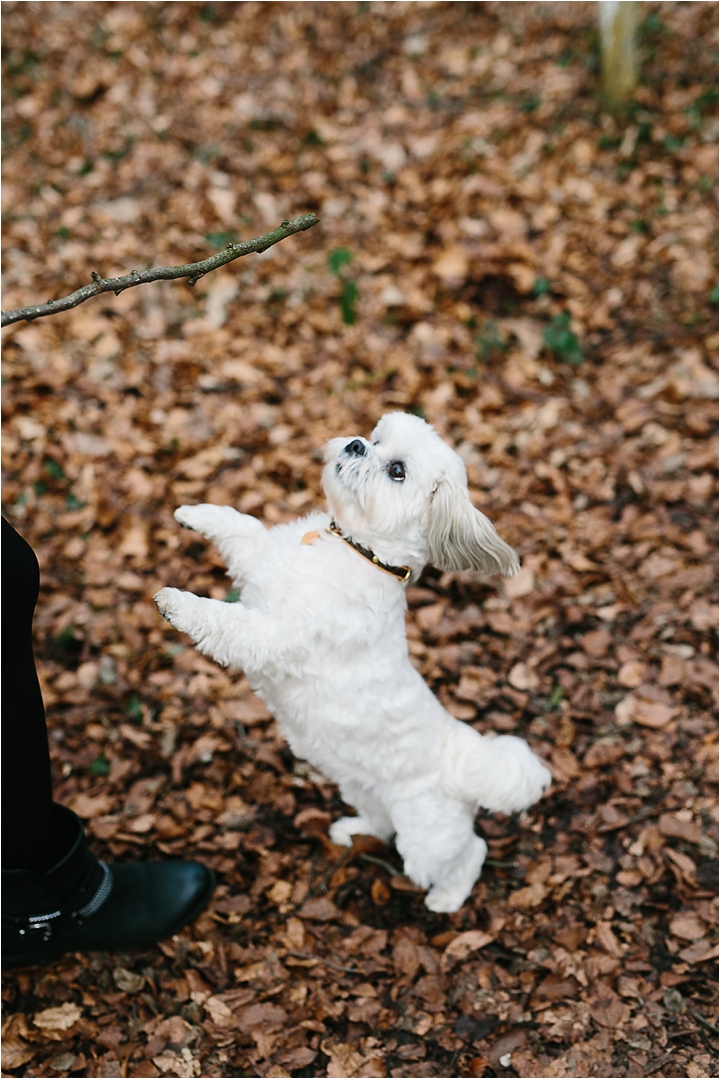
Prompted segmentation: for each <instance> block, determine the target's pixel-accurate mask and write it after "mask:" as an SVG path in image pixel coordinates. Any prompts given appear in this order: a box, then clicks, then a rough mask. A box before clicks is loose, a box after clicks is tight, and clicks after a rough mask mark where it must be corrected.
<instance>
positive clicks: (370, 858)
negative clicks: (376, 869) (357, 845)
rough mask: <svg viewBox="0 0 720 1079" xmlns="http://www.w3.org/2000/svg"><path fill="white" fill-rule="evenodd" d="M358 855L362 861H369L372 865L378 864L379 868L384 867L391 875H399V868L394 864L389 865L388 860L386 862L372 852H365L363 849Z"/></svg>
mask: <svg viewBox="0 0 720 1079" xmlns="http://www.w3.org/2000/svg"><path fill="white" fill-rule="evenodd" d="M360 857H361V858H362V860H363V861H364V862H370V863H371V864H372V865H379V866H380V868H381V869H384V870H385V872H386V873H389V874H390V876H391V877H399V876H400V870H399V869H396V868H395V866H394V865H390V862H386V861H385V860H384V859H383V858H378V857H377V856H376V855H374V854H366V853H365V851H361V852H360Z"/></svg>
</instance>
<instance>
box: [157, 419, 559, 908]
mask: <svg viewBox="0 0 720 1079" xmlns="http://www.w3.org/2000/svg"><path fill="white" fill-rule="evenodd" d="M325 461H326V465H325V469H324V472H323V486H324V488H325V492H326V494H327V498H328V503H329V508H330V513H331V514H332V518H331V517H330V516H329V515H327V514H322V513H317V514H312V515H310V516H309V517H305V518H303V519H302V520H298V521H293V522H292V523H290V524H283V525H279V526H277V527H275V528H272V529H271V530H270V531H267V530H266V529H265V527H264V526H263V525H262V524H261V523H260V521H258V520H256V519H255V518H254V517H249V516H246V515H245V514H241V513H238V512H237V511H236V510H234V509H232V508H231V507H230V506H209V505H201V506H182V507H181V508H180V509H179V510H177V511H176V513H175V517H176V519H177V520H178V521H179V522H180V523H181V524H182V525H185V526H187V527H189V528H192V529H194V530H195V531H196V532H199V533H200V534H201V535H203V536H205V537H206V538H207V539H209V540H211V541H212V542H213V543H214V544H215V545H216V546H217V547H218V549H219V551H220V553H221V555H222V557H223V559H224V561H225V563H226V565H227V567H228V570H229V573H230V576H231V577H232V579H233V581H234V583H235V584H236V585H237V586H238V588H240V589H241V593H242V595H241V601H240V602H238V603H225V602H222V601H220V600H214V599H201V598H200V597H198V596H195V595H193V594H192V593H190V592H180V591H178V590H177V589H175V588H163V589H161V591H160V592H158V593H157V595H156V596H155V601H156V603H157V606H158V609H159V610H160V612H161V614H162V615H163V616H164V617H165V618H166V619H167V620H168V621H169V622H171V623H172V625H173V626H175V627H176V628H177V629H179V630H181V631H182V632H184V633H188V634H189V635H190V636H191V637H192V639H193V640H194V641H195V643H196V645H197V646H198V648H199V649H200V650H201V651H202V652H204V653H206V654H207V655H209V656H212V658H213V659H215V660H216V661H217V662H218V663H221V664H222V665H223V666H226V667H232V668H236V669H242V670H244V671H245V673H246V675H247V678H248V681H249V683H250V685H251V687H252V688H253V690H254V691H255V692H256V693H257V695H258V696H259V697H260V698H261V699H262V700H263V701H264V702H265V704H266V705H267V707H268V709H269V710H270V712H271V713H272V714H273V715H274V716H275V717H276V719H277V721H278V723H279V725H280V729H281V731H282V732H283V734H284V736H285V737H286V738H287V740H288V742H289V743H290V746H291V748H292V750H293V752H294V753H295V754H296V755H297V756H299V757H304V758H305V759H307V760H308V761H309V762H310V763H311V764H312V765H313V766H314V767H315V768H317V769H319V770H320V771H321V772H323V773H324V774H325V775H327V776H328V777H329V778H330V779H332V780H333V781H334V782H335V783H337V784H338V785H339V787H340V791H341V794H342V796H343V799H344V800H345V801H346V802H348V803H349V804H350V805H353V806H355V807H356V809H357V812H358V816H356V817H342V818H341V819H340V820H338V821H336V822H335V823H334V824H333V825H332V827H331V829H330V837H331V839H332V840H333V842H334V843H339V844H342V845H344V846H350V845H351V844H352V836H353V835H356V834H362V835H374V836H379V837H380V838H381V839H383V840H386V841H387V840H390V839H391V838H392V837H393V836H395V843H396V846H397V849H398V851H399V852H400V854H401V855H402V857H403V860H404V863H405V872H406V873H407V875H408V876H409V877H410V878H411V880H413V881H414V882H415V883H416V884H418V885H420V887H422V888H429V889H430V891H429V893H428V895H427V897H426V903H427V906H428V907H429V908H430V910H434V911H445V912H450V911H455V910H458V909H459V908H460V907H461V906H462V904H463V903H464V901H465V900H466V899H467V897H468V896H469V894H470V892H471V890H472V887H473V884H474V883H475V881H476V880H477V878H478V877H479V875H480V871H481V869H482V864H483V861H484V859H485V855H486V853H487V845H486V843H485V841H484V840H482V839H480V838H479V837H478V836H477V835H476V834H475V832H474V829H473V818H474V815H475V812H476V810H477V809H478V807H481V806H482V807H483V808H485V809H488V810H491V811H499V812H503V813H512V812H514V811H516V810H522V809H526V808H527V807H528V806H530V805H532V804H533V802H535V801H537V799H538V798H540V796H541V795H542V793H543V791H544V790H545V789H546V788H547V787H548V785H549V783H550V773H549V772H548V770H547V769H546V768H545V767H544V765H543V764H542V763H541V762H540V760H539V759H538V758H537V757H536V756H535V754H534V753H533V752H532V751H531V749H530V748H529V746H528V745H527V743H526V742H524V741H523V740H522V739H520V738H514V737H512V736H507V735H503V736H500V737H492V736H490V737H482V736H481V735H479V734H478V733H477V731H475V730H474V729H473V728H472V727H470V726H468V725H466V724H464V723H460V722H458V720H456V719H454V718H453V717H452V716H451V715H450V714H449V713H448V712H446V711H445V709H444V708H443V707H442V706H441V705H440V703H439V701H438V700H437V699H436V698H435V697H434V696H433V694H432V692H431V691H430V689H429V688H428V687H427V686H426V684H425V682H424V681H423V679H422V677H421V676H420V675H419V674H418V672H417V671H416V670H415V668H414V667H413V666H412V664H411V663H410V661H409V658H408V649H407V642H406V638H405V611H406V602H405V588H404V586H405V584H406V582H407V581H413V580H415V579H416V578H417V577H418V576H419V575H420V573H421V572H422V569H423V567H424V566H425V565H426V564H428V563H432V565H434V566H437V567H439V568H440V569H446V570H462V569H469V568H473V569H480V570H483V571H485V572H486V573H487V572H490V573H498V572H499V573H503V574H505V575H510V574H513V573H515V572H517V570H518V568H519V561H518V557H517V555H516V553H515V551H513V549H512V548H511V547H509V546H508V545H507V544H506V543H504V542H503V540H502V539H500V537H499V535H498V534H497V532H496V531H495V528H494V527H493V525H492V524H491V523H490V521H489V520H488V519H487V517H485V516H483V514H482V513H480V512H479V511H478V510H476V509H475V508H474V507H473V506H472V504H471V502H470V498H469V495H468V490H467V478H466V473H465V466H464V464H463V462H462V461H461V459H460V458H459V457H458V456H457V454H456V453H454V452H453V451H452V450H451V449H450V448H449V447H448V446H447V445H446V444H445V443H444V442H443V441H442V440H441V439H440V438H439V436H438V435H437V434H436V433H435V431H434V430H433V428H432V427H430V426H429V424H427V423H425V422H424V421H423V420H421V419H418V418H417V417H416V416H411V415H408V414H405V413H401V412H396V413H391V414H389V415H386V416H384V417H383V418H382V419H381V420H380V422H379V423H378V425H377V427H376V428H375V430H374V432H373V434H372V437H371V439H370V441H366V440H365V439H363V438H358V437H353V438H334V439H332V440H331V441H330V442H329V443H328V444H327V449H326V453H325Z"/></svg>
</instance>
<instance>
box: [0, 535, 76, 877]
mask: <svg viewBox="0 0 720 1079" xmlns="http://www.w3.org/2000/svg"><path fill="white" fill-rule="evenodd" d="M39 590H40V570H39V567H38V561H37V558H36V557H35V553H34V551H33V550H32V548H31V547H30V546H29V545H28V544H27V543H26V542H25V540H24V539H23V538H22V537H21V536H20V535H18V533H17V532H16V531H15V529H14V528H13V527H12V525H10V524H8V522H7V521H6V520H5V518H3V519H2V866H3V869H37V870H44V869H47V868H49V867H50V866H51V865H53V864H54V863H55V862H56V861H57V860H58V857H62V855H63V854H64V853H65V852H64V851H63V850H59V849H58V841H59V839H60V837H59V836H57V834H56V822H55V811H54V808H53V799H52V783H51V779H50V753H49V749H48V737H47V726H46V724H45V708H44V706H43V700H42V694H41V692H40V683H39V682H38V677H37V672H36V670H35V658H34V656H33V644H32V620H33V612H34V610H35V604H36V603H37V598H38V593H39ZM60 843H62V840H61V839H60Z"/></svg>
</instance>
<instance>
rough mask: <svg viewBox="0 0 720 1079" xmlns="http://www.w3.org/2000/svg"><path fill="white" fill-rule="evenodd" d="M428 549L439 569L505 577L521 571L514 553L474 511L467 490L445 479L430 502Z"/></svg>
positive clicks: (491, 526) (480, 515) (487, 521)
mask: <svg viewBox="0 0 720 1079" xmlns="http://www.w3.org/2000/svg"><path fill="white" fill-rule="evenodd" d="M428 547H429V553H430V562H431V563H432V565H433V566H437V568H438V569H444V570H462V569H479V570H482V571H483V572H484V573H502V574H503V576H504V577H511V576H512V575H513V573H517V571H518V570H519V569H520V559H519V558H518V556H517V553H516V552H515V551H514V550H513V549H512V547H510V546H509V545H508V544H507V543H505V541H504V540H502V539H500V536H499V535H498V534H497V532H496V530H495V526H494V525H493V523H492V521H489V520H488V518H487V517H486V516H485V514H484V513H481V512H480V510H476V509H475V507H474V506H473V504H472V502H471V501H470V496H469V495H468V493H467V489H466V488H465V487H464V486H461V485H460V484H459V483H454V482H453V481H452V480H450V479H447V478H443V479H442V480H440V482H439V484H438V485H437V487H436V488H435V492H434V494H433V496H432V501H431V503H430V522H429V529H428Z"/></svg>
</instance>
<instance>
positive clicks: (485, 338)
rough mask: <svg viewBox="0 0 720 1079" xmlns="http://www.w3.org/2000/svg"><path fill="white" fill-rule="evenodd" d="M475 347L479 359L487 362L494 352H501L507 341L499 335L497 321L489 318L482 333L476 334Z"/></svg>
mask: <svg viewBox="0 0 720 1079" xmlns="http://www.w3.org/2000/svg"><path fill="white" fill-rule="evenodd" d="M475 348H476V351H477V355H478V359H479V360H482V362H483V363H485V362H486V361H487V360H488V359H489V358H490V356H491V355H492V353H493V352H501V351H502V350H503V349H504V348H505V342H504V341H503V340H502V339H501V338H500V337H499V336H498V330H497V323H496V322H495V320H494V319H489V320H488V321H487V322H486V323H485V325H484V326H483V328H482V329H481V331H480V333H479V334H477V335H476V336H475Z"/></svg>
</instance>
